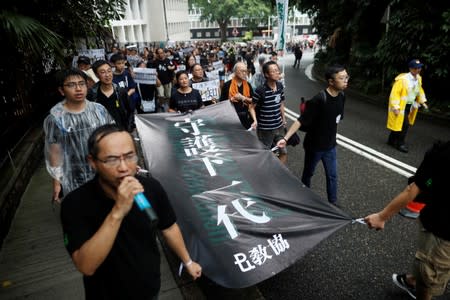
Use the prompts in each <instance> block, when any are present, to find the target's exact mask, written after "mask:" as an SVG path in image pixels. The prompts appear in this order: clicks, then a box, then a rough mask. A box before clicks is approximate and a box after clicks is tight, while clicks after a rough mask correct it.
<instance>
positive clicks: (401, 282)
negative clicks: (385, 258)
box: [392, 273, 416, 299]
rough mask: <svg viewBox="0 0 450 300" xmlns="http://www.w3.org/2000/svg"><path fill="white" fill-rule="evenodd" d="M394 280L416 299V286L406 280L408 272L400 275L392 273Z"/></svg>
mask: <svg viewBox="0 0 450 300" xmlns="http://www.w3.org/2000/svg"><path fill="white" fill-rule="evenodd" d="M392 281H393V282H394V283H395V285H396V286H398V287H399V288H401V289H402V290H404V291H405V292H407V293H408V295H410V296H411V298H413V299H416V288H415V287H414V286H412V285H410V284H409V283H408V282H407V281H406V274H401V275H398V274H395V273H394V274H392Z"/></svg>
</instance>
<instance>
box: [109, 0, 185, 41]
mask: <svg viewBox="0 0 450 300" xmlns="http://www.w3.org/2000/svg"><path fill="white" fill-rule="evenodd" d="M126 2H127V3H126V8H125V15H124V17H123V19H122V20H118V21H112V22H111V29H112V32H113V37H114V39H115V40H116V42H117V43H118V44H119V45H121V46H123V45H127V44H136V45H138V46H142V45H145V44H147V43H149V42H167V41H169V40H173V41H186V40H189V38H190V32H189V25H190V24H189V19H188V0H158V1H153V0H152V1H149V0H126Z"/></svg>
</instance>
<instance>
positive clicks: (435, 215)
mask: <svg viewBox="0 0 450 300" xmlns="http://www.w3.org/2000/svg"><path fill="white" fill-rule="evenodd" d="M449 170H450V142H447V143H444V144H439V145H435V146H434V147H433V148H432V149H431V150H429V151H428V152H427V153H426V154H425V157H424V159H423V161H422V163H421V164H420V166H419V168H418V169H417V171H416V174H415V176H414V182H415V184H416V185H417V186H418V187H419V189H420V190H421V193H426V197H424V198H425V199H422V200H424V202H425V204H426V205H425V207H424V208H423V209H422V210H421V212H420V220H421V222H422V224H423V226H424V228H425V229H427V230H428V231H430V232H432V233H433V234H434V235H436V236H438V237H440V238H443V239H445V240H447V241H450V196H449V192H448V185H449V182H450V172H449Z"/></svg>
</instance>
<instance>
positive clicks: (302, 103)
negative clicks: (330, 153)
mask: <svg viewBox="0 0 450 300" xmlns="http://www.w3.org/2000/svg"><path fill="white" fill-rule="evenodd" d="M318 95H320V100H321V101H320V103H321V104H325V103H326V102H327V93H326V92H325V90H321V91H320V92H319V93H318ZM313 98H315V96H314V97H313ZM313 98H311V99H309V100H307V101H306V100H305V98H304V97H302V98H301V101H300V115H303V114H304V113H305V111H306V110H307V109H308V102H310V101H311V100H312V99H313ZM309 127H310V126H306V125H304V124H302V126H300V131H303V132H308V131H309V129H310V128H309Z"/></svg>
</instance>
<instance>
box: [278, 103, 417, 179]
mask: <svg viewBox="0 0 450 300" xmlns="http://www.w3.org/2000/svg"><path fill="white" fill-rule="evenodd" d="M284 112H285V114H286V117H288V118H289V119H291V120H293V121H295V120H297V118H298V117H299V114H297V113H296V112H294V111H292V110H290V109H289V108H287V107H285V108H284ZM336 141H337V144H338V145H339V146H342V147H344V148H346V149H348V150H350V151H352V152H354V153H356V154H358V155H361V156H363V157H365V158H367V159H369V160H371V161H373V162H375V163H377V164H379V165H381V166H383V167H385V168H388V169H390V170H392V171H394V172H396V173H397V174H400V175H402V176H405V177H411V176H413V175H414V173H415V172H416V170H417V169H416V168H414V167H412V166H410V165H407V164H405V163H404V162H401V161H399V160H396V159H395V158H392V157H390V156H387V155H385V154H383V153H381V152H378V151H376V150H374V149H372V148H369V147H367V146H364V145H363V144H360V143H358V142H356V141H353V140H351V139H349V138H347V137H345V136H343V135H340V134H337V136H336Z"/></svg>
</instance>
